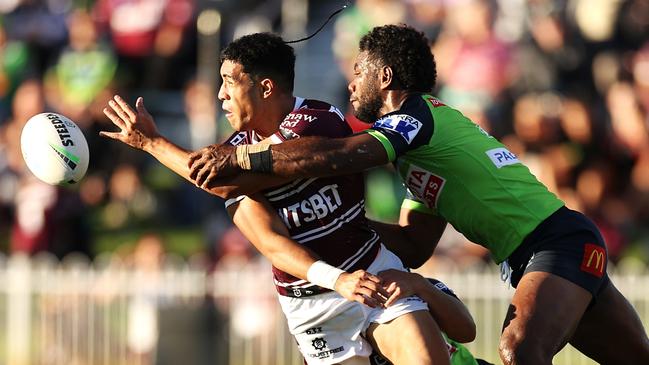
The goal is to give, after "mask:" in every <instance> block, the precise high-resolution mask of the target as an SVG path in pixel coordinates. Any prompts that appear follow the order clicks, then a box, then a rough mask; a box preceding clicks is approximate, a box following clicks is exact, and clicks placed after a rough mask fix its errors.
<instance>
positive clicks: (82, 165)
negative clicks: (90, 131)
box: [20, 113, 90, 185]
mask: <svg viewBox="0 0 649 365" xmlns="http://www.w3.org/2000/svg"><path fill="white" fill-rule="evenodd" d="M20 149H21V150H22V153H23V159H24V160H25V163H26V164H27V167H28V168H29V170H30V171H31V172H32V173H33V174H34V175H36V177H37V178H39V179H41V180H42V181H44V182H46V183H48V184H52V185H69V184H74V183H76V182H78V181H79V180H81V178H83V176H84V175H85V174H86V171H87V170H88V162H89V160H90V155H89V151H88V142H86V137H84V136H83V133H82V132H81V130H80V129H79V127H77V125H76V124H74V122H73V121H71V120H70V119H68V118H66V117H64V116H63V115H61V114H57V113H41V114H37V115H34V116H33V117H31V118H29V120H28V121H27V124H25V126H24V127H23V131H22V133H21V135H20Z"/></svg>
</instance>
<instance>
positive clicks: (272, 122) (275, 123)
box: [255, 94, 295, 138]
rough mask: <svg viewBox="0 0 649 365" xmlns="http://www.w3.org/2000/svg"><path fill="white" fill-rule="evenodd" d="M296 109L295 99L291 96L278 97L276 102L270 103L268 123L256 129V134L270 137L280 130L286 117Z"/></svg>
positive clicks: (267, 114) (267, 116)
mask: <svg viewBox="0 0 649 365" xmlns="http://www.w3.org/2000/svg"><path fill="white" fill-rule="evenodd" d="M294 107H295V97H294V96H293V95H291V94H286V95H281V96H278V97H277V99H276V100H274V101H273V102H271V103H269V108H268V111H267V113H266V121H265V122H264V123H263V124H262V125H260V126H259V127H257V128H255V132H257V134H259V135H260V136H261V137H263V138H267V137H270V136H271V135H273V134H274V133H275V132H277V131H278V130H279V125H280V124H281V123H282V121H283V120H284V118H285V117H286V115H288V113H290V112H292V111H293V108H294Z"/></svg>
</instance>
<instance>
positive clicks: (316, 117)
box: [273, 106, 352, 141]
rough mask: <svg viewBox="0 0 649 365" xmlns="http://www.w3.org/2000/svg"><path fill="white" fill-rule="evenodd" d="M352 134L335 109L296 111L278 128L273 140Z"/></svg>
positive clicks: (337, 136)
mask: <svg viewBox="0 0 649 365" xmlns="http://www.w3.org/2000/svg"><path fill="white" fill-rule="evenodd" d="M351 133H352V130H351V128H350V127H349V124H347V122H346V121H345V118H344V117H343V115H342V114H341V113H340V112H337V109H336V108H334V107H333V106H332V107H331V109H329V110H326V109H309V108H302V109H297V110H294V111H292V112H291V113H289V114H288V115H287V116H286V117H285V118H284V120H283V121H282V123H281V124H280V126H279V131H277V132H276V133H275V134H274V135H273V139H279V140H280V141H286V140H289V139H294V138H300V137H306V136H322V137H329V138H339V137H345V136H348V135H350V134H351Z"/></svg>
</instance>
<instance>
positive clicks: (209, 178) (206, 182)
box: [201, 167, 216, 189]
mask: <svg viewBox="0 0 649 365" xmlns="http://www.w3.org/2000/svg"><path fill="white" fill-rule="evenodd" d="M215 178H216V169H215V168H214V167H212V168H211V169H210V173H209V175H207V177H206V178H205V180H204V181H203V183H202V184H201V188H203V189H207V187H208V186H209V185H210V183H211V182H212V180H214V179H215Z"/></svg>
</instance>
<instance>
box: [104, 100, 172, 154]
mask: <svg viewBox="0 0 649 365" xmlns="http://www.w3.org/2000/svg"><path fill="white" fill-rule="evenodd" d="M108 106H109V107H107V108H104V110H103V112H104V114H105V115H106V116H107V117H108V119H110V121H111V122H113V124H115V126H117V127H118V128H119V129H120V130H119V132H108V131H101V132H99V135H101V136H103V137H108V138H112V139H116V140H118V141H122V142H124V143H126V144H127V145H129V146H131V147H134V148H137V149H139V150H144V149H145V148H146V146H147V145H148V144H150V143H151V142H152V141H153V140H154V139H155V138H157V137H159V136H160V133H158V128H157V127H156V125H155V122H154V121H153V117H152V116H151V114H149V112H148V111H147V110H146V108H144V99H142V97H139V98H137V101H136V102H135V109H136V110H135V111H134V110H133V109H132V108H131V106H130V105H128V103H127V102H126V101H124V99H122V98H121V97H120V96H119V95H115V97H114V98H113V99H111V100H110V101H109V102H108Z"/></svg>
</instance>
